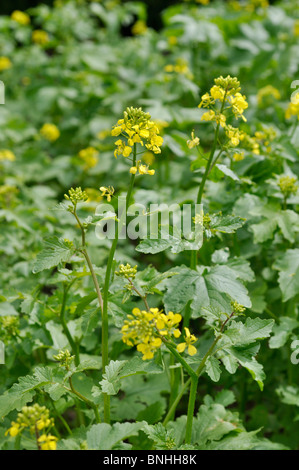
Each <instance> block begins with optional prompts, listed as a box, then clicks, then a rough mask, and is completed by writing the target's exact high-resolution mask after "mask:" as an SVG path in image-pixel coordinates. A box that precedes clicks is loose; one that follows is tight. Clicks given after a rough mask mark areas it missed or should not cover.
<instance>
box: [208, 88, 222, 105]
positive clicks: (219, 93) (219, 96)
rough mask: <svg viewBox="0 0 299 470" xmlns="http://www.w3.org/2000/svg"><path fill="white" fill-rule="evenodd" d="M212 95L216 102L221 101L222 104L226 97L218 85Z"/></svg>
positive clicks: (212, 89) (212, 90) (213, 89)
mask: <svg viewBox="0 0 299 470" xmlns="http://www.w3.org/2000/svg"><path fill="white" fill-rule="evenodd" d="M210 93H211V96H212V98H214V100H220V101H221V102H222V101H223V99H224V96H225V90H224V89H223V88H221V87H220V86H217V85H214V86H212V88H211V90H210Z"/></svg>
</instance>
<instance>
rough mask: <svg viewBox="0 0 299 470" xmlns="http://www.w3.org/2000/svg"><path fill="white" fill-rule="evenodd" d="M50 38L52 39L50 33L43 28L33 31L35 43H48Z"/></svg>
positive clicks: (41, 44)
mask: <svg viewBox="0 0 299 470" xmlns="http://www.w3.org/2000/svg"><path fill="white" fill-rule="evenodd" d="M49 40H50V39H49V35H48V33H47V32H46V31H43V30H42V29H36V30H35V31H33V32H32V41H33V42H35V44H39V45H40V46H43V45H45V44H47V43H48V42H49Z"/></svg>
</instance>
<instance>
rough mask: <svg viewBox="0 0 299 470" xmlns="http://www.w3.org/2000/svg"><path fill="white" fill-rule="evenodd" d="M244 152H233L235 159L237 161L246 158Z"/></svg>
mask: <svg viewBox="0 0 299 470" xmlns="http://www.w3.org/2000/svg"><path fill="white" fill-rule="evenodd" d="M244 158H245V157H244V152H240V153H238V152H236V153H234V154H233V159H234V160H235V162H241V161H242V160H244Z"/></svg>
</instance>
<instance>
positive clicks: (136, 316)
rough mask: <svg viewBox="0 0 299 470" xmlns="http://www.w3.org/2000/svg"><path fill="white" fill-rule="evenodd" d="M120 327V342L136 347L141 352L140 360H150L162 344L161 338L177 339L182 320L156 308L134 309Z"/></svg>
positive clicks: (178, 316)
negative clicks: (171, 337)
mask: <svg viewBox="0 0 299 470" xmlns="http://www.w3.org/2000/svg"><path fill="white" fill-rule="evenodd" d="M127 318H128V320H125V322H124V325H123V327H122V330H121V331H122V335H123V337H122V340H123V342H124V343H126V344H127V345H128V346H133V345H137V350H138V351H140V352H142V354H143V357H142V359H144V360H145V359H152V358H153V357H154V353H155V352H156V351H157V350H158V349H159V348H160V346H161V344H162V337H170V336H172V335H173V336H174V337H175V338H178V337H179V336H180V334H181V332H180V331H179V330H178V329H177V326H178V324H179V323H180V321H181V320H182V317H181V315H179V314H174V313H173V312H169V313H168V314H167V315H166V314H164V313H163V312H162V311H160V310H159V309H158V308H150V310H149V311H146V310H140V309H139V308H134V309H133V310H132V315H128V317H127Z"/></svg>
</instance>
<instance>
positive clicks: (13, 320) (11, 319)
mask: <svg viewBox="0 0 299 470" xmlns="http://www.w3.org/2000/svg"><path fill="white" fill-rule="evenodd" d="M0 325H1V330H0V337H1V338H2V339H3V338H11V337H12V336H17V335H18V334H19V318H18V317H16V316H14V315H4V316H3V317H0Z"/></svg>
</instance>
